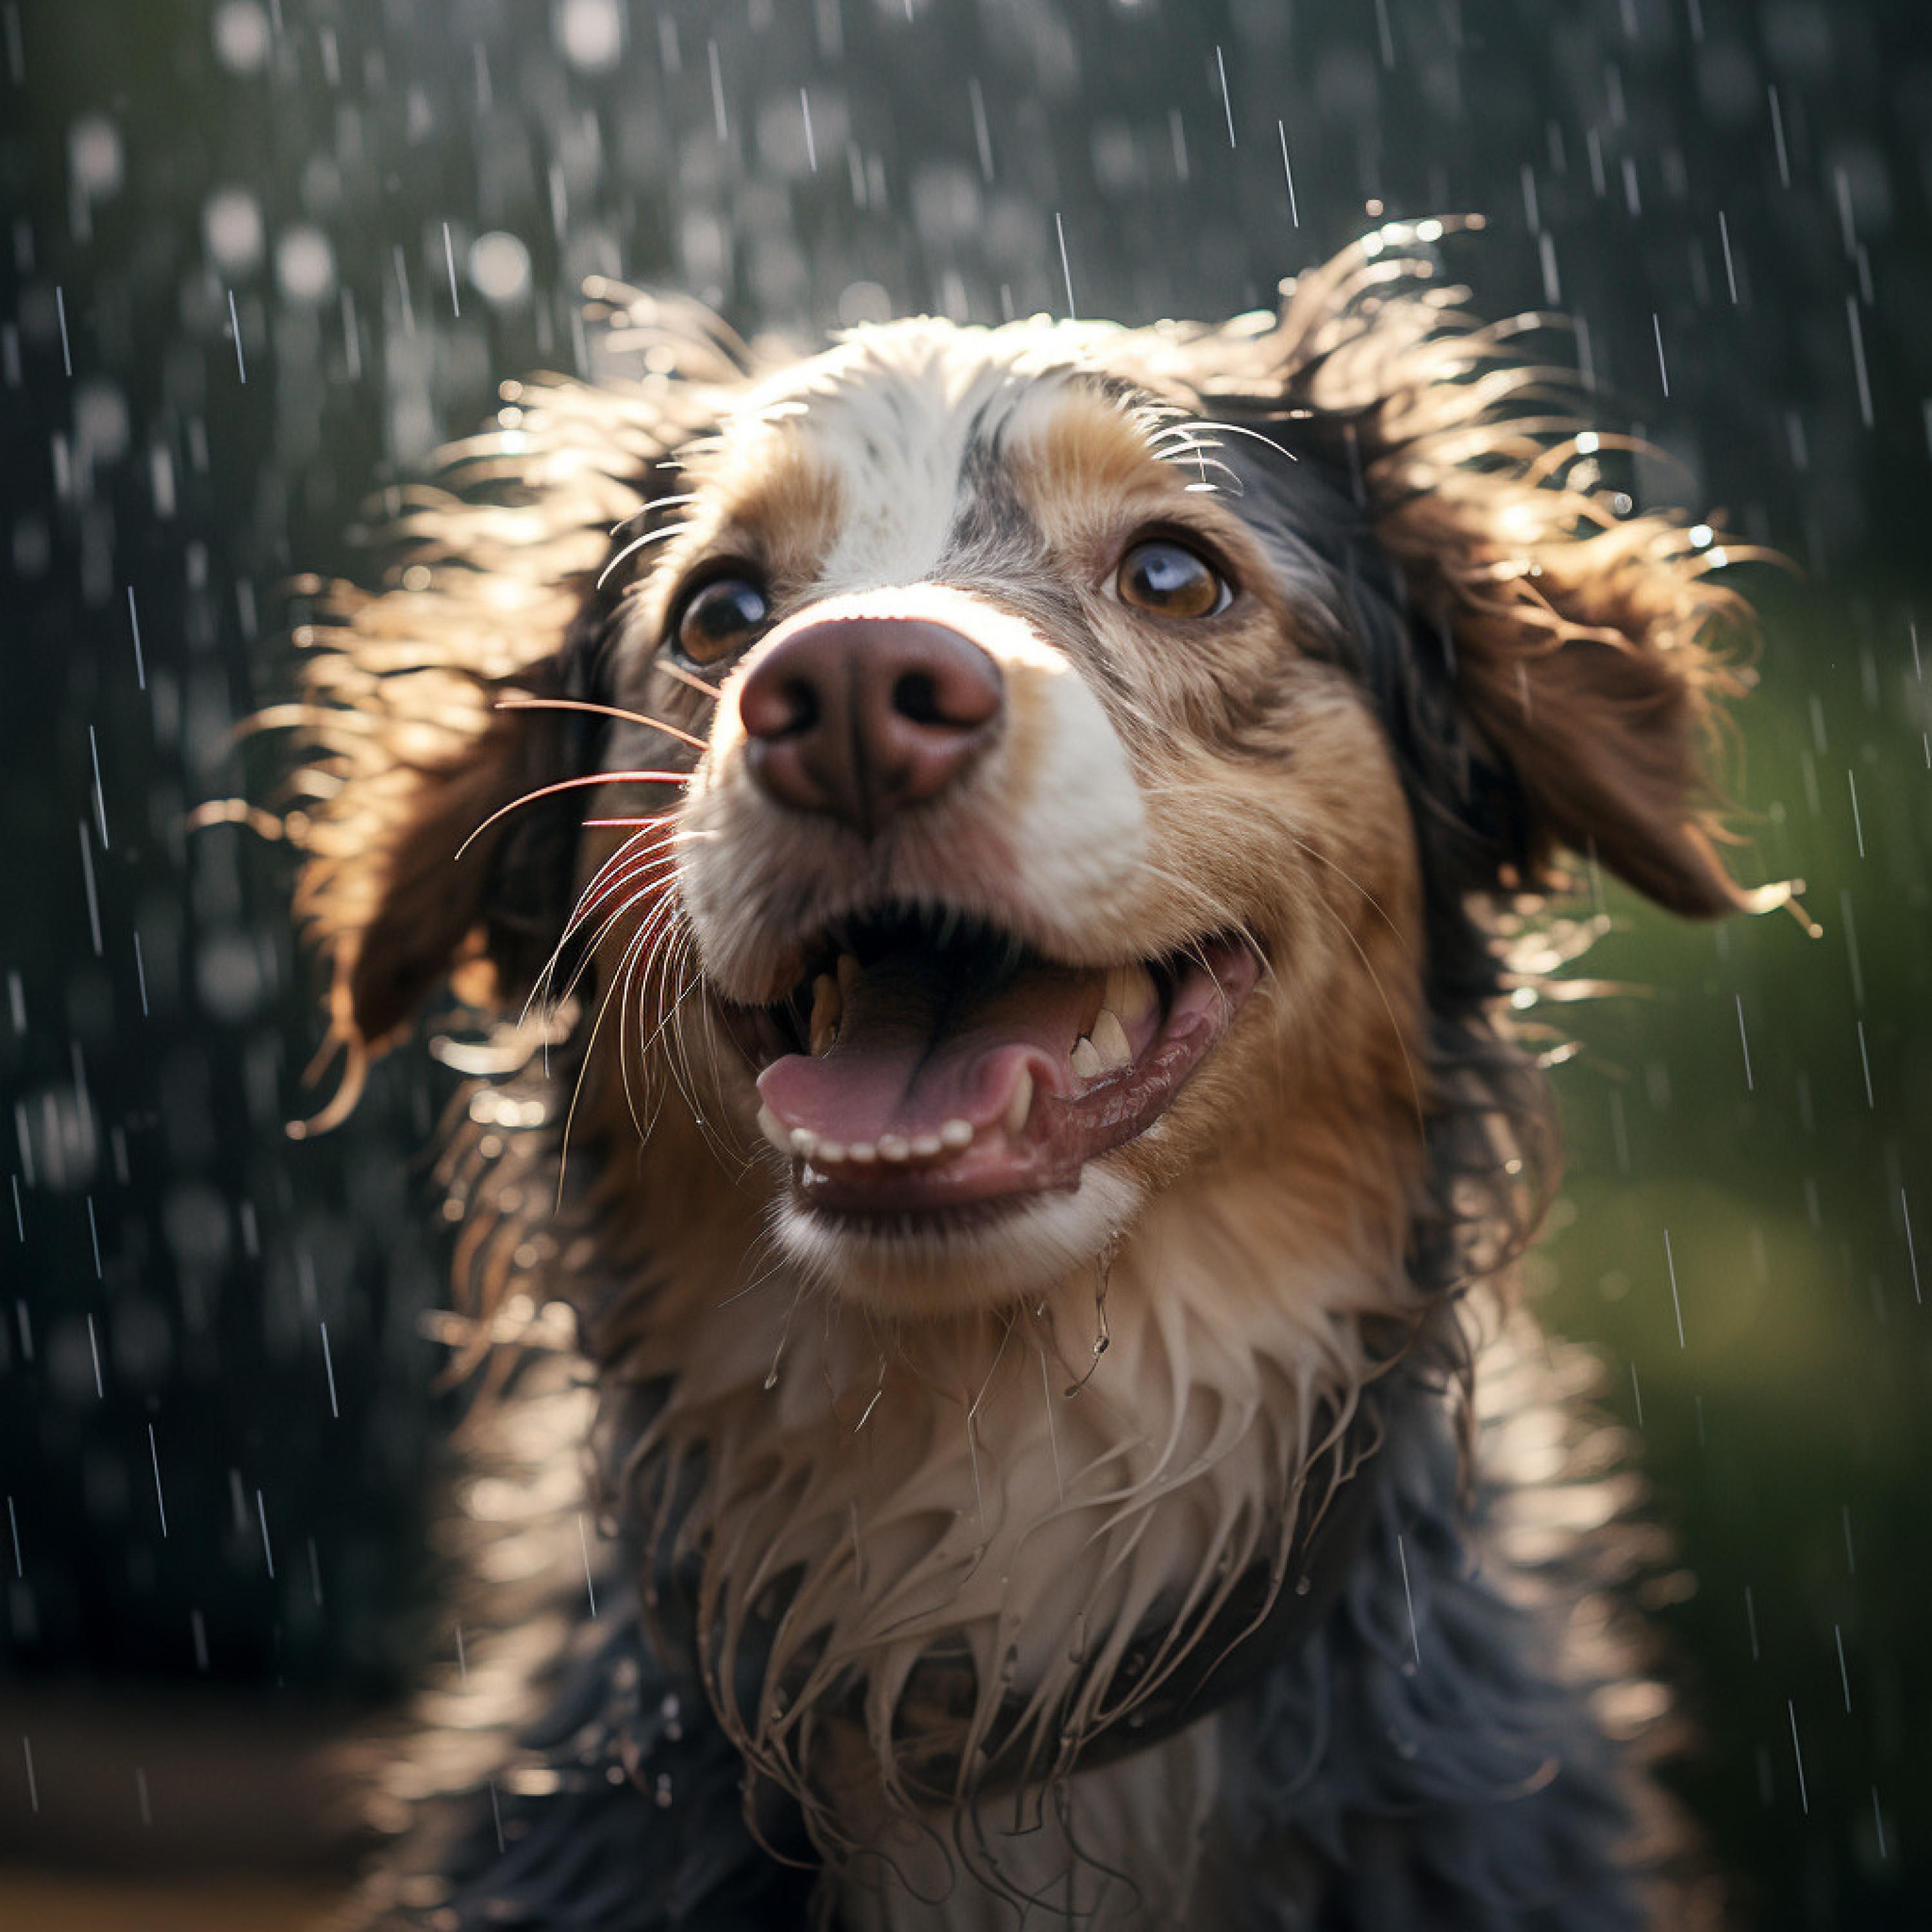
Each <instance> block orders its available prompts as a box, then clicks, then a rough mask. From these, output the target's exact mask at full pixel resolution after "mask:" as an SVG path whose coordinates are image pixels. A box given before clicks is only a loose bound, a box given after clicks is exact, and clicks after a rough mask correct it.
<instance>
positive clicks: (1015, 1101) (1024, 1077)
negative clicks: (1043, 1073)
mask: <svg viewBox="0 0 1932 1932" xmlns="http://www.w3.org/2000/svg"><path fill="white" fill-rule="evenodd" d="M1031 1112H1033V1069H1032V1068H1031V1067H1022V1068H1021V1069H1020V1077H1019V1082H1018V1083H1017V1085H1016V1086H1015V1087H1014V1088H1013V1098H1012V1099H1011V1100H1009V1101H1008V1102H1007V1111H1006V1112H1005V1113H1004V1114H1003V1115H1001V1117H1000V1124H1001V1126H1002V1127H1004V1128H1005V1129H1006V1130H1007V1133H1010V1134H1016V1133H1019V1131H1020V1130H1021V1129H1022V1128H1023V1127H1025V1125H1026V1124H1027V1116H1028V1115H1029V1114H1031Z"/></svg>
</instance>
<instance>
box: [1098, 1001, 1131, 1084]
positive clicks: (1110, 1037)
mask: <svg viewBox="0 0 1932 1932" xmlns="http://www.w3.org/2000/svg"><path fill="white" fill-rule="evenodd" d="M1091 1039H1092V1040H1093V1043H1094V1052H1096V1053H1097V1054H1098V1055H1100V1064H1101V1065H1102V1066H1103V1067H1105V1068H1106V1070H1107V1071H1108V1072H1109V1073H1112V1071H1113V1070H1115V1068H1116V1067H1125V1066H1126V1065H1127V1064H1128V1063H1129V1062H1130V1061H1131V1060H1132V1059H1133V1057H1134V1050H1133V1047H1132V1046H1130V1045H1129V1043H1128V1041H1127V1028H1125V1027H1124V1026H1123V1025H1121V1020H1120V1016H1119V1015H1118V1013H1115V1011H1114V1010H1113V1009H1112V1007H1102V1008H1101V1009H1100V1018H1099V1019H1097V1020H1096V1021H1095V1022H1094V1031H1093V1033H1092V1034H1091Z"/></svg>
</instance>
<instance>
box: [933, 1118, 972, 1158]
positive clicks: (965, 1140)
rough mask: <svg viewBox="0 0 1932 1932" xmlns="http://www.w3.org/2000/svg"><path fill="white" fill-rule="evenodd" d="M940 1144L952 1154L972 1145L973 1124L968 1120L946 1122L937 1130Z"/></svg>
mask: <svg viewBox="0 0 1932 1932" xmlns="http://www.w3.org/2000/svg"><path fill="white" fill-rule="evenodd" d="M939 1140H940V1145H941V1146H942V1147H944V1148H947V1149H948V1150H949V1151H950V1152H952V1153H953V1154H957V1153H958V1152H959V1150H960V1149H961V1148H968V1147H971V1145H973V1123H972V1122H971V1121H958V1120H954V1121H947V1124H945V1126H944V1127H941V1129H940V1130H939Z"/></svg>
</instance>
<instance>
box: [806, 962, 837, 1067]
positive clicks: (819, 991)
mask: <svg viewBox="0 0 1932 1932" xmlns="http://www.w3.org/2000/svg"><path fill="white" fill-rule="evenodd" d="M844 1016H845V1001H844V997H843V995H841V993H840V992H839V991H838V981H837V980H835V979H833V978H832V975H831V974H829V973H821V974H819V976H818V977H817V979H815V980H813V981H812V983H811V1025H810V1027H809V1028H808V1029H807V1032H808V1037H809V1039H810V1040H811V1050H812V1052H814V1053H823V1052H826V1051H827V1050H828V1049H829V1048H830V1046H831V1045H832V1042H833V1041H834V1040H836V1039H837V1038H838V1023H839V1022H840V1021H841V1020H842V1019H844Z"/></svg>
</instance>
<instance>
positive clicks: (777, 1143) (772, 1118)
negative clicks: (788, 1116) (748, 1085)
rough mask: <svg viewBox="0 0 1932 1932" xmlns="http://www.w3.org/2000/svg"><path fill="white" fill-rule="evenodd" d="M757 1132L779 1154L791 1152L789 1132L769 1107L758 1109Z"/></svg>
mask: <svg viewBox="0 0 1932 1932" xmlns="http://www.w3.org/2000/svg"><path fill="white" fill-rule="evenodd" d="M758 1131H759V1133H761V1134H763V1136H764V1137H765V1138H766V1140H768V1141H769V1142H771V1144H772V1146H773V1147H775V1148H777V1149H778V1152H779V1153H780V1154H790V1152H791V1130H790V1129H789V1128H788V1127H786V1125H785V1124H784V1121H781V1120H780V1119H779V1118H778V1116H777V1115H775V1113H773V1112H772V1110H771V1109H770V1108H769V1107H760V1109H758Z"/></svg>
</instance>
